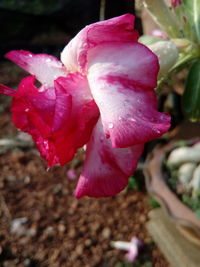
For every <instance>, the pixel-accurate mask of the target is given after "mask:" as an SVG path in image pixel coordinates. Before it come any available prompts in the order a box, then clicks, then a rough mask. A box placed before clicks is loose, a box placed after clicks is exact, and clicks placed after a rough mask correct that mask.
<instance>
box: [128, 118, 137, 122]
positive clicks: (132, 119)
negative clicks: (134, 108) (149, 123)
mask: <svg viewBox="0 0 200 267" xmlns="http://www.w3.org/2000/svg"><path fill="white" fill-rule="evenodd" d="M128 120H129V121H132V122H136V120H135V119H134V118H128Z"/></svg>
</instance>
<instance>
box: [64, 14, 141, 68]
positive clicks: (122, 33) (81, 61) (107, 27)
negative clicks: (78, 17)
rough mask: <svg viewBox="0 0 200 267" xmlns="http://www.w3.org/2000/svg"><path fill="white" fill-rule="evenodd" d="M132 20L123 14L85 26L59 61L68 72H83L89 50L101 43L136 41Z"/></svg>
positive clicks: (136, 35) (129, 16) (65, 49)
mask: <svg viewBox="0 0 200 267" xmlns="http://www.w3.org/2000/svg"><path fill="white" fill-rule="evenodd" d="M134 20H135V17H134V16H133V15H131V14H125V15H123V16H119V17H116V18H112V19H109V20H105V21H100V22H97V23H94V24H91V25H89V26H86V27H85V28H84V29H83V30H81V31H80V32H79V33H78V34H77V35H76V36H75V38H73V39H72V40H71V41H70V42H69V44H68V45H67V46H66V47H65V48H64V50H63V51H62V53H61V61H62V62H63V64H64V65H65V66H66V68H67V69H68V71H82V72H85V68H86V64H87V54H88V51H89V50H90V49H91V48H94V47H96V46H98V45H100V44H102V43H108V42H126V43H127V42H136V41H137V40H138V33H137V31H134V30H133V27H134Z"/></svg>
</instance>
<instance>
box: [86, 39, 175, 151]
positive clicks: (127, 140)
mask: <svg viewBox="0 0 200 267" xmlns="http://www.w3.org/2000/svg"><path fill="white" fill-rule="evenodd" d="M119 51H120V52H119ZM127 55H128V56H127ZM142 55H143V56H142ZM89 60H90V65H89V70H88V81H89V84H90V88H91V92H92V95H93V97H94V100H95V102H96V104H97V105H98V107H99V109H100V113H101V118H102V122H103V127H104V131H105V133H106V136H107V137H110V139H111V142H112V145H113V147H128V146H132V145H135V144H138V143H145V142H147V141H149V140H152V139H154V138H157V137H159V136H161V135H162V134H163V133H164V132H166V131H167V130H168V129H169V127H170V116H169V115H167V114H165V113H160V112H158V111H157V110H156V108H157V105H156V102H157V101H156V94H155V92H154V91H153V90H152V89H151V88H152V87H153V86H155V84H156V76H157V72H158V61H157V57H156V56H154V54H153V53H152V52H151V51H150V50H149V49H147V48H146V47H144V46H143V45H140V44H138V43H134V44H132V45H129V44H118V45H117V46H114V45H113V47H112V46H111V45H102V50H99V51H97V49H96V48H95V49H94V50H93V51H92V52H91V53H90V56H89Z"/></svg>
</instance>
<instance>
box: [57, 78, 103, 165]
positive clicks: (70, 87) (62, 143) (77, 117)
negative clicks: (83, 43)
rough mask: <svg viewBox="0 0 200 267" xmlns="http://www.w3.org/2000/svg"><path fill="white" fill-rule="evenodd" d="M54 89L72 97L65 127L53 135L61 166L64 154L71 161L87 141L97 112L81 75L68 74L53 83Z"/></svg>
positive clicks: (97, 115)
mask: <svg viewBox="0 0 200 267" xmlns="http://www.w3.org/2000/svg"><path fill="white" fill-rule="evenodd" d="M55 88H56V91H57V90H58V89H59V90H64V91H65V92H67V93H68V94H69V95H71V96H72V110H71V114H70V117H69V118H68V119H67V120H66V123H65V126H66V127H63V128H62V130H59V131H55V134H54V135H53V138H54V140H55V143H56V150H57V153H58V156H59V159H60V161H61V164H65V163H66V162H65V156H64V160H63V155H64V154H65V153H68V154H69V155H71V158H70V160H71V159H72V157H73V156H74V153H75V152H76V150H77V148H80V147H82V146H83V145H84V144H86V143H87V142H88V141H89V138H90V135H91V132H92V129H93V127H94V125H95V124H96V122H97V119H98V117H99V110H98V108H97V106H96V104H95V102H94V100H93V98H92V95H91V93H90V89H89V86H88V82H87V79H86V77H85V76H83V75H82V74H80V73H69V74H68V75H67V76H66V77H60V78H58V79H57V80H56V81H55ZM54 126H55V125H54ZM60 135H62V137H61V136H60Z"/></svg>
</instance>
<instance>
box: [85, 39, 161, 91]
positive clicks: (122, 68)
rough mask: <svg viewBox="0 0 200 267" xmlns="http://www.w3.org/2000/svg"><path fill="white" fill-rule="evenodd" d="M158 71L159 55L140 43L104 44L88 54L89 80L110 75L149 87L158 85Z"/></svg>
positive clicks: (136, 84)
mask: <svg viewBox="0 0 200 267" xmlns="http://www.w3.org/2000/svg"><path fill="white" fill-rule="evenodd" d="M158 71H159V63H158V58H157V56H156V55H155V54H154V53H153V52H152V51H151V50H150V49H149V48H147V47H146V46H144V45H143V44H140V43H131V44H130V43H117V44H115V43H111V44H102V45H99V46H98V47H96V48H94V49H91V50H90V53H89V56H88V77H89V82H90V77H94V78H93V79H101V76H105V75H109V76H113V77H117V78H120V79H124V80H127V81H130V82H131V83H133V84H134V85H135V86H141V87H143V88H144V89H145V88H147V89H149V88H155V87H156V86H157V75H158ZM92 89H93V88H92Z"/></svg>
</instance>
